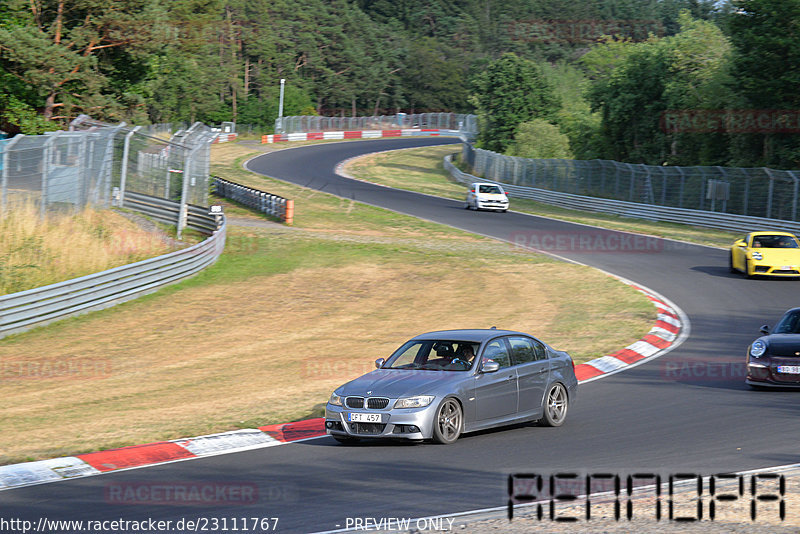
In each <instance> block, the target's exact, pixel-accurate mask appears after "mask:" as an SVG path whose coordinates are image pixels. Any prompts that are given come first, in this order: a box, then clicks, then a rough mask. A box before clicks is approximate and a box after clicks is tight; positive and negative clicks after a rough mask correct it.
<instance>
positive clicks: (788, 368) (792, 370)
mask: <svg viewBox="0 0 800 534" xmlns="http://www.w3.org/2000/svg"><path fill="white" fill-rule="evenodd" d="M778 372H779V373H785V374H787V375H800V365H779V366H778Z"/></svg>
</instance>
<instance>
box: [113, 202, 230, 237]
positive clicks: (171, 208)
mask: <svg viewBox="0 0 800 534" xmlns="http://www.w3.org/2000/svg"><path fill="white" fill-rule="evenodd" d="M122 207H123V208H128V209H132V210H135V211H138V212H141V213H144V214H145V215H148V216H150V217H152V218H153V219H155V220H157V221H159V222H163V223H166V224H169V225H173V226H174V225H177V224H178V219H179V218H180V217H181V209H180V204H179V203H178V202H173V201H171V200H166V199H163V198H160V197H154V196H150V195H143V194H141V193H131V192H127V193H125V197H124V199H123V203H122ZM185 216H186V218H187V220H186V221H185V224H184V226H189V227H190V228H194V229H195V230H197V231H199V232H202V233H204V234H207V235H211V234H213V233H214V232H215V231H216V229H217V226H218V223H217V220H216V218H215V216H214V215H210V214H209V213H208V208H204V207H202V206H195V205H193V204H188V205H187V209H186V215H185Z"/></svg>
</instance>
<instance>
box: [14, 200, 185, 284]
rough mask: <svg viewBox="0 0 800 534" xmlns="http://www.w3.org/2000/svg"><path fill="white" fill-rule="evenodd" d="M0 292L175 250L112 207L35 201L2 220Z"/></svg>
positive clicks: (75, 276)
mask: <svg viewBox="0 0 800 534" xmlns="http://www.w3.org/2000/svg"><path fill="white" fill-rule="evenodd" d="M0 235H2V236H3V238H2V239H0V295H6V294H9V293H15V292H18V291H24V290H26V289H31V288H34V287H40V286H44V285H48V284H53V283H56V282H61V281H63V280H69V279H71V278H77V277H80V276H84V275H87V274H91V273H96V272H99V271H104V270H106V269H111V268H113V267H117V266H119V265H125V264H127V263H134V262H137V261H140V260H143V259H146V258H151V257H154V256H158V255H161V254H166V253H167V252H170V251H172V250H174V248H175V247H174V246H173V245H172V241H170V240H167V239H165V235H164V234H162V233H160V232H157V231H148V230H144V229H142V228H141V227H140V226H138V225H137V224H136V223H135V222H132V221H131V220H129V219H127V218H126V217H125V216H123V215H121V214H119V213H115V212H113V211H110V210H96V209H91V208H87V209H85V210H83V211H81V212H80V213H77V214H71V213H70V214H59V213H50V214H48V215H47V217H45V218H44V219H42V218H41V217H40V216H39V210H38V208H37V207H36V206H35V205H34V204H33V203H27V204H23V205H22V206H18V207H15V208H14V209H13V210H9V211H8V212H7V213H6V214H5V215H4V216H3V217H2V218H0Z"/></svg>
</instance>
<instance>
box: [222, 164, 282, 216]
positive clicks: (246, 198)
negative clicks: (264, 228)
mask: <svg viewBox="0 0 800 534" xmlns="http://www.w3.org/2000/svg"><path fill="white" fill-rule="evenodd" d="M213 179H214V182H213V183H212V187H213V193H214V194H215V195H217V196H219V197H223V198H229V199H231V200H234V201H236V202H239V203H240V204H243V205H245V206H247V207H248V208H251V209H254V210H256V211H260V212H261V213H266V214H267V215H271V216H273V217H277V218H278V219H280V220H282V221H283V222H285V223H286V224H292V222H293V220H294V200H289V199H286V198H283V197H281V196H278V195H273V194H271V193H267V192H265V191H260V190H258V189H253V188H252V187H247V186H246V185H241V184H237V183H235V182H230V181H228V180H224V179H222V178H219V177H217V176H214V177H213Z"/></svg>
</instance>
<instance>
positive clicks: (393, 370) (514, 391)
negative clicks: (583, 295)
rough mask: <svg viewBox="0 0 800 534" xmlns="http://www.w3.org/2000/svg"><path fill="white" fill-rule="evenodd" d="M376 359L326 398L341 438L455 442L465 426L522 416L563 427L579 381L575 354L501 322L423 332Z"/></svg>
mask: <svg viewBox="0 0 800 534" xmlns="http://www.w3.org/2000/svg"><path fill="white" fill-rule="evenodd" d="M375 365H376V367H377V369H376V370H374V371H372V372H370V373H367V374H366V375H364V376H362V377H360V378H357V379H355V380H353V381H351V382H348V383H346V384H344V385H343V386H341V387H339V388H337V389H336V391H334V392H333V394H332V395H331V398H330V400H329V401H328V405H327V407H326V409H325V429H326V432H327V433H328V434H330V435H331V436H333V438H334V439H336V440H337V441H339V442H341V443H348V442H355V441H358V440H359V439H362V438H401V439H410V440H426V439H433V440H434V441H437V442H439V443H445V444H449V443H453V442H455V441H456V440H457V439H458V438H459V436H460V435H461V434H462V433H464V432H473V431H476V430H483V429H486V428H491V427H496V426H501V425H508V424H512V423H518V422H522V421H536V420H538V421H540V422H541V423H543V424H545V425H547V426H560V425H561V424H563V423H564V420H565V419H566V417H567V409H568V407H569V405H570V403H571V402H574V401H575V397H576V394H577V386H578V381H577V380H576V378H575V366H574V364H573V362H572V358H570V356H569V354H567V353H566V352H562V351H558V350H555V349H553V348H551V347H550V346H548V345H547V344H546V343H543V342H542V341H540V340H538V339H536V338H535V337H533V336H530V335H528V334H524V333H522V332H514V331H510V330H497V329H495V328H491V329H485V330H483V329H481V330H445V331H439V332H429V333H427V334H422V335H419V336H417V337H415V338H413V339H411V340H409V341H407V342H406V343H404V344H403V345H402V346H401V347H400V348H399V349H397V350H396V351H395V352H394V354H392V355H391V356H390V357H389V359H388V360H384V359H383V358H379V359H378V360H376V361H375Z"/></svg>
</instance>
